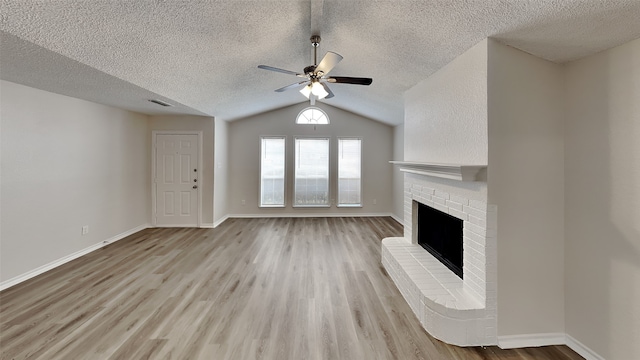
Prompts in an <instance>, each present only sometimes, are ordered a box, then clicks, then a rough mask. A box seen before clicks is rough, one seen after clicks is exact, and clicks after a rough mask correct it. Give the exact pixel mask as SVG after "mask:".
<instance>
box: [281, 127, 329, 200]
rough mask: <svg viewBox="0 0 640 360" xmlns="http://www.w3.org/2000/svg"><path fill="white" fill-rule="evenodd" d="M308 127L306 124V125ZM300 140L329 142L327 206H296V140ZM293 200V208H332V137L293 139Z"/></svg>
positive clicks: (296, 137) (298, 137)
mask: <svg viewBox="0 0 640 360" xmlns="http://www.w3.org/2000/svg"><path fill="white" fill-rule="evenodd" d="M305 125H306V124H305ZM298 139H303V140H305V139H320V140H327V141H329V146H328V151H329V153H328V154H327V163H328V164H327V167H328V168H327V199H328V203H327V204H325V205H297V204H296V164H295V162H296V149H295V146H296V140H298ZM293 147H294V149H293V196H292V198H293V200H292V201H291V206H292V207H294V208H330V207H331V203H332V201H331V136H294V137H293Z"/></svg>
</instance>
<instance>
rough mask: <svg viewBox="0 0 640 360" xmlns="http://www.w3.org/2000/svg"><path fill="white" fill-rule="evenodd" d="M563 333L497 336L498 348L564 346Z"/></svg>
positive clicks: (564, 338)
mask: <svg viewBox="0 0 640 360" xmlns="http://www.w3.org/2000/svg"><path fill="white" fill-rule="evenodd" d="M565 344H566V336H565V334H564V333H545V334H524V335H509V336H498V346H499V347H500V348H501V349H515V348H523V347H538V346H549V345H565Z"/></svg>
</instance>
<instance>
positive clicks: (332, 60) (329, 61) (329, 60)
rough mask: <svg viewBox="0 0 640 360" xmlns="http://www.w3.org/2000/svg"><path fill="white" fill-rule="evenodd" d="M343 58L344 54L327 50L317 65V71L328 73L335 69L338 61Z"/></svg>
mask: <svg viewBox="0 0 640 360" xmlns="http://www.w3.org/2000/svg"><path fill="white" fill-rule="evenodd" d="M340 60H342V55H340V54H336V53H334V52H333V51H327V53H326V54H325V55H324V57H323V58H322V60H320V64H318V66H316V73H319V72H322V74H323V75H326V74H328V73H329V71H331V69H333V68H334V67H335V66H336V65H338V63H339V62H340Z"/></svg>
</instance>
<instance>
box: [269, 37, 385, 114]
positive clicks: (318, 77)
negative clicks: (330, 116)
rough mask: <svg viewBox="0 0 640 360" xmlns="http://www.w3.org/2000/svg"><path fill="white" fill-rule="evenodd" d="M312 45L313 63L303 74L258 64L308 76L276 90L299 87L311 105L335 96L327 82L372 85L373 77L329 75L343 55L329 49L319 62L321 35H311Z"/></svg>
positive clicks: (281, 90)
mask: <svg viewBox="0 0 640 360" xmlns="http://www.w3.org/2000/svg"><path fill="white" fill-rule="evenodd" d="M310 40H311V46H313V65H309V66H307V67H305V68H304V70H303V72H304V73H303V74H301V73H297V72H295V71H290V70H284V69H280V68H276V67H273V66H268V65H258V68H259V69H263V70H269V71H275V72H281V73H284V74H289V75H294V76H297V77H302V78H306V80H304V81H301V82H297V83H293V84H291V85H287V86H284V87H281V88H279V89H276V90H275V91H276V92H283V91H286V90H289V89H293V88H298V87H300V86H303V87H302V88H301V89H300V93H301V94H302V95H304V96H305V97H306V98H307V99H309V100H310V101H311V105H314V104H315V101H316V100H319V99H325V98H326V99H330V98H332V97H333V96H334V94H333V92H332V91H331V89H329V86H327V83H332V84H352V85H371V83H372V82H373V79H371V78H357V77H347V76H335V77H329V76H328V74H329V71H331V70H332V69H333V68H334V67H335V66H336V65H337V64H338V63H339V62H340V61H341V60H342V56H341V55H340V54H337V53H335V52H332V51H328V52H327V53H326V54H325V55H324V57H323V58H322V60H320V63H318V52H317V51H318V45H320V36H319V35H313V36H311V39H310Z"/></svg>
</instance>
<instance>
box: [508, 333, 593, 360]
mask: <svg viewBox="0 0 640 360" xmlns="http://www.w3.org/2000/svg"><path fill="white" fill-rule="evenodd" d="M550 345H567V346H568V347H569V348H570V349H571V350H573V351H575V352H576V353H578V355H580V356H582V357H583V358H585V359H586V360H604V358H603V357H602V356H600V355H598V354H597V353H596V352H595V351H593V350H591V349H589V348H588V347H586V346H585V345H584V344H582V343H581V342H579V341H578V340H576V339H574V338H573V337H572V336H571V335H568V334H565V333H547V334H526V335H511V336H498V346H499V347H500V348H501V349H515V348H523V347H538V346H550Z"/></svg>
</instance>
